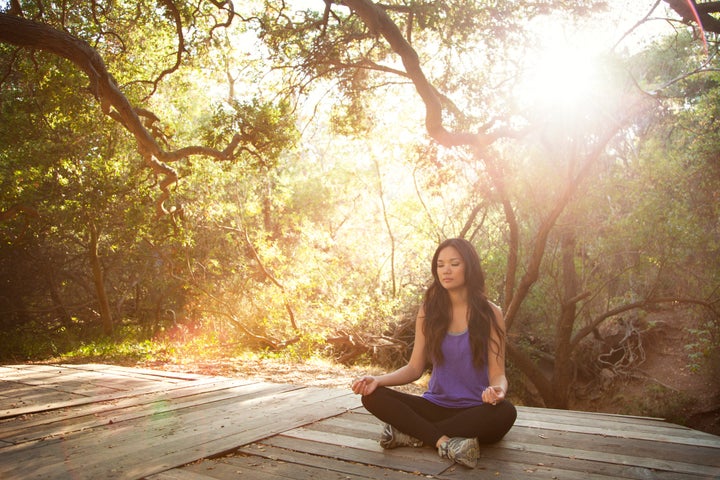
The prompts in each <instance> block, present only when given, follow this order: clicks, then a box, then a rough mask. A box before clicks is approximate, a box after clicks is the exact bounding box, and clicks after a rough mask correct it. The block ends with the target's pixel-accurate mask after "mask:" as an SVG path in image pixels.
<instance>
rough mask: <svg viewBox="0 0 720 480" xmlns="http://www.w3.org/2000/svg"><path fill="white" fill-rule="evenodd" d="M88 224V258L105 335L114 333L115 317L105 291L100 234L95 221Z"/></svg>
mask: <svg viewBox="0 0 720 480" xmlns="http://www.w3.org/2000/svg"><path fill="white" fill-rule="evenodd" d="M88 226H89V227H90V246H89V248H88V258H89V259H90V267H91V268H92V274H93V284H94V285H95V294H96V296H97V300H98V305H99V309H100V320H101V321H102V327H103V333H105V335H111V334H112V333H113V319H112V314H111V313H110V302H108V297H107V292H106V291H105V276H104V274H103V269H102V265H101V263H100V256H99V255H98V239H99V237H100V234H99V232H98V229H97V226H96V225H95V222H93V221H92V220H90V222H89V225H88Z"/></svg>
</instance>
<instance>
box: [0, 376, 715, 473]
mask: <svg viewBox="0 0 720 480" xmlns="http://www.w3.org/2000/svg"><path fill="white" fill-rule="evenodd" d="M380 427H381V425H380V423H379V422H378V421H377V420H376V419H375V418H374V417H372V416H371V415H369V414H368V413H367V412H366V411H365V410H364V409H363V408H362V406H361V405H360V402H359V398H358V397H357V396H355V395H353V394H351V393H350V392H349V390H339V389H323V388H310V387H302V386H293V385H280V384H271V383H264V382H257V381H249V380H238V379H230V378H219V377H205V376H200V375H187V374H175V373H168V372H160V371H150V370H141V369H133V368H123V367H116V366H109V365H6V366H0V479H2V480H10V479H23V480H25V479H36V478H37V479H41V478H42V479H71V480H78V479H93V480H99V479H116V478H117V479H148V480H211V479H231V478H232V479H236V478H249V479H263V480H278V479H313V480H325V479H354V478H369V479H388V480H394V479H416V478H418V477H425V478H439V479H459V478H462V479H485V478H492V479H583V480H587V479H617V478H634V479H673V480H675V479H697V478H705V479H708V478H712V479H718V478H720V437H717V436H714V435H710V434H706V433H702V432H698V431H695V430H691V429H688V428H685V427H681V426H677V425H672V424H668V423H665V422H662V421H660V420H657V419H649V418H637V417H626V416H617V415H605V414H593V413H583V412H569V411H560V410H548V409H538V408H527V407H520V408H518V420H517V423H516V425H515V426H514V427H513V429H512V430H511V431H510V433H509V434H508V435H507V436H506V437H505V439H503V440H502V441H501V442H500V443H498V444H496V445H493V446H489V447H484V448H483V449H482V453H481V455H482V458H481V460H480V462H479V467H478V468H477V469H474V470H470V469H467V468H465V467H461V466H457V465H453V464H452V463H451V462H449V461H447V460H442V459H440V458H439V457H438V456H437V454H436V452H435V451H434V450H433V449H430V448H425V449H410V448H401V449H396V450H391V451H383V450H382V449H381V448H380V446H379V445H378V443H377V438H378V434H379V432H380Z"/></svg>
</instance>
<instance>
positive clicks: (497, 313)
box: [488, 300, 503, 317]
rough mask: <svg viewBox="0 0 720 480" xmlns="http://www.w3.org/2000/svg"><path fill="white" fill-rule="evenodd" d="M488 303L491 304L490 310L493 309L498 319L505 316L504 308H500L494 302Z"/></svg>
mask: <svg viewBox="0 0 720 480" xmlns="http://www.w3.org/2000/svg"><path fill="white" fill-rule="evenodd" d="M488 303H489V304H490V308H492V311H493V312H495V316H496V317H498V316H499V317H502V316H503V312H502V308H500V307H498V306H497V305H495V304H494V303H493V302H491V301H490V300H488Z"/></svg>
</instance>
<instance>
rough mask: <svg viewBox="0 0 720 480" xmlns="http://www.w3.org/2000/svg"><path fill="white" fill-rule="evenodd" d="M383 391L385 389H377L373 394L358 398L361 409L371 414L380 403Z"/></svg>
mask: <svg viewBox="0 0 720 480" xmlns="http://www.w3.org/2000/svg"><path fill="white" fill-rule="evenodd" d="M384 389H385V387H379V388H377V389H376V390H375V391H374V392H373V393H371V394H370V395H363V396H362V397H360V401H361V402H362V404H363V407H365V409H366V410H367V411H368V412H370V413H373V412H374V411H375V409H376V406H377V405H378V404H379V403H381V398H382V397H383V396H384V393H385V392H384Z"/></svg>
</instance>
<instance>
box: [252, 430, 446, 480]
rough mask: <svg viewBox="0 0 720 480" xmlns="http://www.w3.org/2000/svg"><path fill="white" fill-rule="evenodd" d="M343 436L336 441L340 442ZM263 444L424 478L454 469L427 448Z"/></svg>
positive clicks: (288, 440)
mask: <svg viewBox="0 0 720 480" xmlns="http://www.w3.org/2000/svg"><path fill="white" fill-rule="evenodd" d="M339 437H340V436H339V435H334V436H333V437H332V438H333V439H335V440H338V439H339ZM262 443H263V445H270V446H273V447H279V448H283V449H286V450H295V451H298V452H303V453H307V454H311V455H318V456H321V457H331V458H335V459H338V460H344V461H347V462H357V463H364V464H369V465H375V466H378V467H383V468H391V469H393V470H400V471H404V472H409V473H418V474H422V475H433V476H436V475H439V474H440V473H442V472H443V471H445V470H446V469H447V468H448V467H450V466H452V462H450V461H449V460H442V459H440V458H439V457H438V456H437V451H435V450H433V449H430V448H427V449H411V448H398V449H394V450H383V449H382V448H381V447H380V445H378V443H377V442H376V441H372V440H367V441H366V442H357V444H355V443H354V444H353V445H352V446H351V447H348V446H347V444H345V443H343V444H333V443H326V442H323V441H317V439H315V438H313V439H305V438H299V435H293V436H288V435H285V434H283V435H278V436H275V437H272V438H268V439H266V440H264V441H263V442H262ZM242 451H243V452H244V453H252V450H247V449H242Z"/></svg>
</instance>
